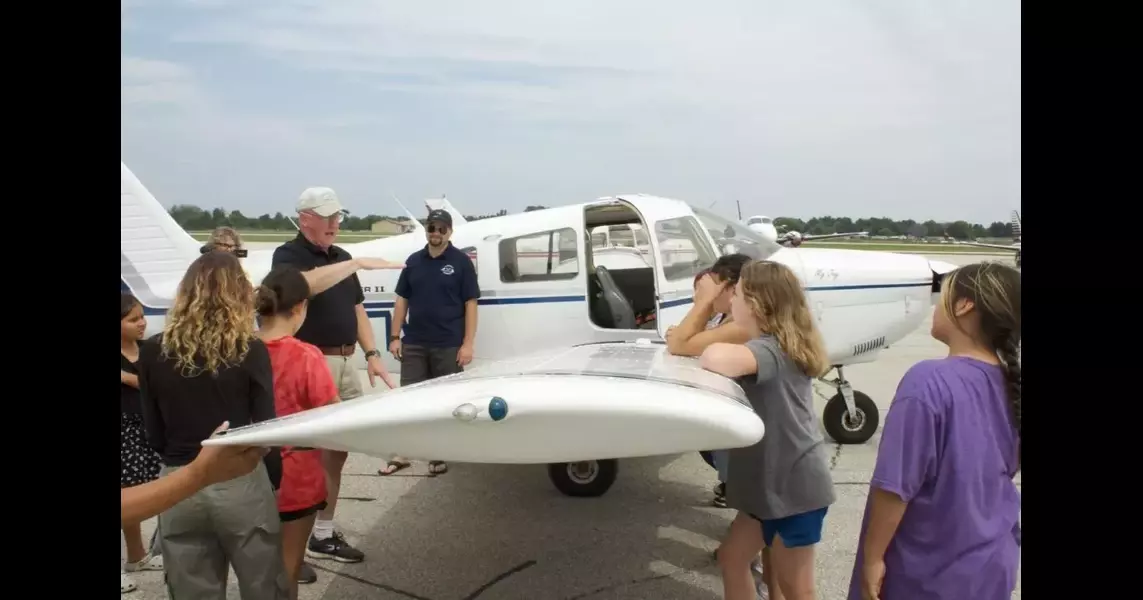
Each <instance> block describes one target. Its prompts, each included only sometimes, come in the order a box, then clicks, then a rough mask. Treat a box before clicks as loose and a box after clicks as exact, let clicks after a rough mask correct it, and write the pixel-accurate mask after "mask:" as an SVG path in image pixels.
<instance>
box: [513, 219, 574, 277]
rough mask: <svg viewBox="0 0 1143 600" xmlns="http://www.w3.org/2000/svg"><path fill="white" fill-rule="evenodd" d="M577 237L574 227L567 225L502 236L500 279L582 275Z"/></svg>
mask: <svg viewBox="0 0 1143 600" xmlns="http://www.w3.org/2000/svg"><path fill="white" fill-rule="evenodd" d="M576 237H577V236H576V232H575V230H574V229H570V228H564V229H556V230H552V231H543V232H540V233H534V234H530V235H525V236H520V237H514V238H508V239H503V240H500V243H499V248H500V281H502V282H504V283H526V282H533V281H559V280H564V279H575V278H576V276H577V275H579V250H578V248H577V246H576Z"/></svg>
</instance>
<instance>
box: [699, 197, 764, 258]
mask: <svg viewBox="0 0 1143 600" xmlns="http://www.w3.org/2000/svg"><path fill="white" fill-rule="evenodd" d="M691 210H692V211H694V213H695V216H696V217H698V220H699V222H700V223H702V226H703V228H704V229H706V230H707V231H708V232H710V236H711V237H712V238H714V242H715V243H716V244H718V251H719V253H720V254H722V255H723V256H725V255H727V254H735V253H741V254H745V255H747V256H749V257H750V258H753V259H756V260H763V259H766V258H769V257H770V256H771V255H772V254H774V253H775V252H777V251H778V250H779V249H780V248H781V246H779V245H778V244H777V243H775V242H771V241H770V240H768V239H766V238H764V237H762V236H761V235H759V234H758V233H757V232H755V231H753V230H751V229H750V228H749V227H747V226H745V225H743V224H742V223H739V222H737V221H731V220H729V219H724V218H723V217H720V216H718V215H716V214H714V213H712V212H710V211H709V210H706V209H704V208H699V207H697V206H691Z"/></svg>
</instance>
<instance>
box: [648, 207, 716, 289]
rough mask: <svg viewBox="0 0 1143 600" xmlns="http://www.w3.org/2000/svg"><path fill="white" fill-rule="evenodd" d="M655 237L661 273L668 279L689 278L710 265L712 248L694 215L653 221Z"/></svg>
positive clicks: (713, 257)
mask: <svg viewBox="0 0 1143 600" xmlns="http://www.w3.org/2000/svg"><path fill="white" fill-rule="evenodd" d="M655 239H656V240H658V242H659V257H660V260H661V262H662V264H663V274H664V275H665V276H666V278H667V279H668V280H670V281H675V280H679V279H688V278H690V279H693V278H694V276H695V275H697V274H698V273H699V272H700V271H703V270H706V269H709V268H710V267H713V266H714V261H715V260H716V256H715V252H714V249H712V248H711V247H710V244H708V243H707V240H706V236H704V235H703V229H702V226H701V225H699V222H698V221H697V220H696V219H695V218H694V217H679V218H676V219H668V220H666V221H659V222H657V223H655Z"/></svg>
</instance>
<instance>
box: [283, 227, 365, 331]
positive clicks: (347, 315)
mask: <svg viewBox="0 0 1143 600" xmlns="http://www.w3.org/2000/svg"><path fill="white" fill-rule="evenodd" d="M351 258H353V257H352V256H350V255H349V252H346V251H345V250H344V249H342V248H339V247H337V246H330V248H329V252H326V251H324V250H322V249H321V248H319V247H317V246H315V245H314V244H312V243H310V241H309V240H307V239H306V238H305V236H303V235H302V234H301V233H299V234H298V236H297V237H296V238H294V239H293V240H290V241H288V242H286V243H284V244H282V245H281V246H278V247H277V248H276V249H275V250H274V257H273V258H272V259H271V268H273V267H277V266H278V265H283V264H286V265H292V266H294V267H297V268H298V269H300V270H302V271H309V270H310V269H314V268H317V267H324V266H326V265H332V264H335V263H339V262H344V261H347V260H350V259H351ZM362 302H365V293H364V292H362V291H361V281H359V280H358V279H357V273H354V274H353V275H350V276H349V277H346V278H345V279H342V280H341V281H339V282H338V283H337V284H336V285H334V286H333V287H331V288H329V289H327V290H325V291H324V292H322V293H320V294H318V295H316V296H314V297H312V298H310V305H309V307H308V308H307V309H306V320H305V322H304V323H302V327H301V328H300V329H298V332H297V333H296V334H294V337H296V338H298V339H299V340H302V341H303V342H308V343H310V344H313V345H315V346H347V345H348V346H352V345H355V344H357V305H358V304H361V303H362Z"/></svg>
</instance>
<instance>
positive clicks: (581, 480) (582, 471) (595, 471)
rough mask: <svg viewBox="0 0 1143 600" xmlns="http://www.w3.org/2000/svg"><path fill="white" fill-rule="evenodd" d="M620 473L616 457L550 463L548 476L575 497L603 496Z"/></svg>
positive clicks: (567, 493) (567, 494) (564, 491)
mask: <svg viewBox="0 0 1143 600" xmlns="http://www.w3.org/2000/svg"><path fill="white" fill-rule="evenodd" d="M618 475H619V461H618V460H616V459H614V458H608V459H604V460H585V461H580V462H574V463H551V464H549V465H548V478H550V479H551V480H552V484H553V485H555V486H556V489H558V490H559V491H560V492H562V493H563V494H564V495H565V496H572V497H575V498H595V497H597V496H602V495H603V494H605V493H607V490H609V489H611V484H613V483H615V478H616V477H617V476H618Z"/></svg>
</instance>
